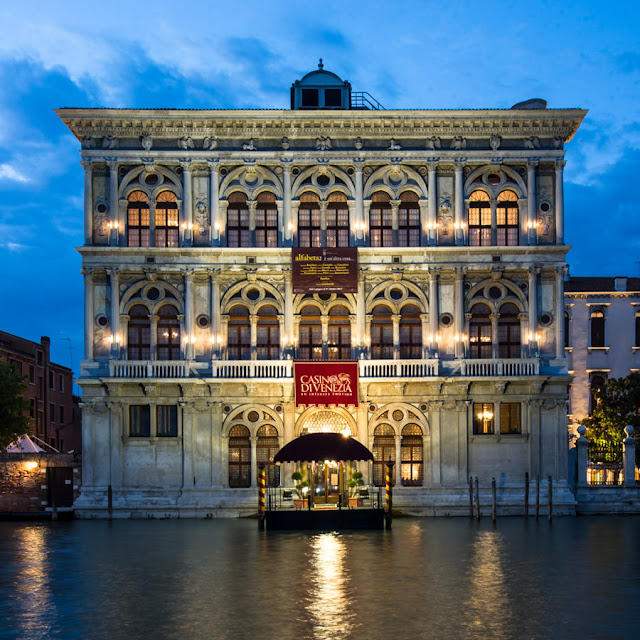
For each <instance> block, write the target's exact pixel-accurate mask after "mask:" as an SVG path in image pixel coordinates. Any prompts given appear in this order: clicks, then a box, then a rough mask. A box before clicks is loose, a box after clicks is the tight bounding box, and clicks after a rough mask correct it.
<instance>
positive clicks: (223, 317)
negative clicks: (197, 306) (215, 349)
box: [220, 313, 229, 360]
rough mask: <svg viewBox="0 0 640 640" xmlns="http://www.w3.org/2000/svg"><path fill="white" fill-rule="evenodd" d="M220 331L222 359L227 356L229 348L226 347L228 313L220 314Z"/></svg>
mask: <svg viewBox="0 0 640 640" xmlns="http://www.w3.org/2000/svg"><path fill="white" fill-rule="evenodd" d="M220 333H221V335H222V340H221V341H220V359H221V360H223V359H224V358H227V357H228V356H229V350H228V348H227V345H228V341H229V314H228V313H224V314H223V313H221V314H220Z"/></svg>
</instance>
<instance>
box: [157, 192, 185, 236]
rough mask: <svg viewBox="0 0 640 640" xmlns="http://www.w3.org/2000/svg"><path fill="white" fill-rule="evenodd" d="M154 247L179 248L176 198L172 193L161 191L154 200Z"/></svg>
mask: <svg viewBox="0 0 640 640" xmlns="http://www.w3.org/2000/svg"><path fill="white" fill-rule="evenodd" d="M155 227H156V230H155V246H156V247H177V246H179V233H180V231H179V220H178V197H177V196H176V194H175V193H173V192H172V191H163V192H162V193H160V194H158V197H157V199H156V212H155Z"/></svg>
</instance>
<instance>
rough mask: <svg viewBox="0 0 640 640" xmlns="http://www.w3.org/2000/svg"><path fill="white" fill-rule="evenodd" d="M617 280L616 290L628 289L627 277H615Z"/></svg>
mask: <svg viewBox="0 0 640 640" xmlns="http://www.w3.org/2000/svg"><path fill="white" fill-rule="evenodd" d="M614 281H615V285H614V287H615V290H616V291H626V290H627V278H626V277H622V276H619V277H617V278H615V279H614Z"/></svg>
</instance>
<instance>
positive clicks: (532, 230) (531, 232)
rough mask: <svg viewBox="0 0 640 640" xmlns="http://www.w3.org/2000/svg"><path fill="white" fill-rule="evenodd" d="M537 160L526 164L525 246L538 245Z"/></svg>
mask: <svg viewBox="0 0 640 640" xmlns="http://www.w3.org/2000/svg"><path fill="white" fill-rule="evenodd" d="M537 166H538V161H537V160H529V161H528V162H527V224H526V227H527V244H532V245H533V244H537V243H538V225H537V223H536V219H537V216H536V209H537V204H536V167H537Z"/></svg>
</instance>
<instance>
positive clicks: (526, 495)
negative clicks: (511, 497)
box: [524, 471, 529, 518]
mask: <svg viewBox="0 0 640 640" xmlns="http://www.w3.org/2000/svg"><path fill="white" fill-rule="evenodd" d="M524 515H525V518H526V517H528V516H529V472H528V471H527V472H525V474H524Z"/></svg>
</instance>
